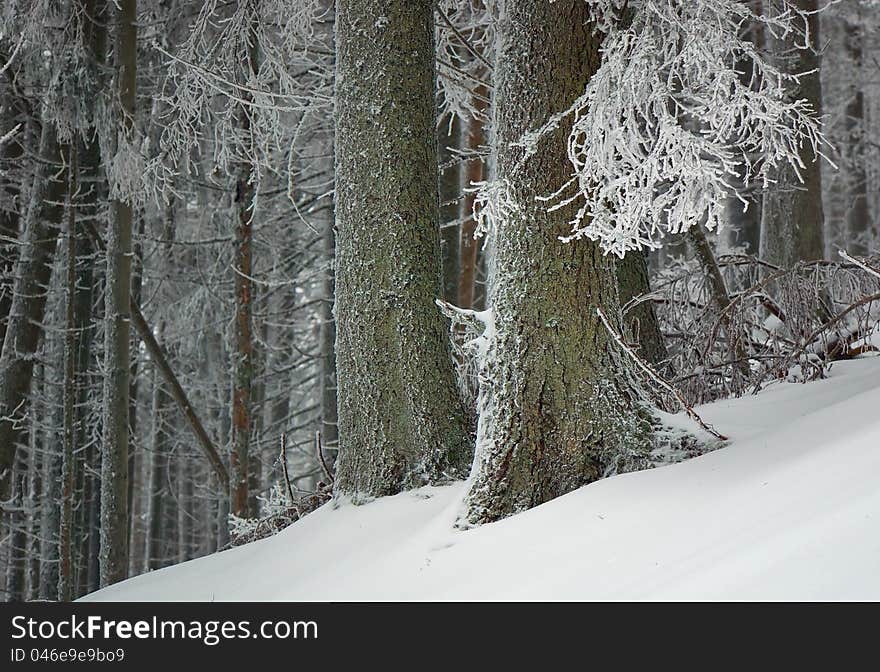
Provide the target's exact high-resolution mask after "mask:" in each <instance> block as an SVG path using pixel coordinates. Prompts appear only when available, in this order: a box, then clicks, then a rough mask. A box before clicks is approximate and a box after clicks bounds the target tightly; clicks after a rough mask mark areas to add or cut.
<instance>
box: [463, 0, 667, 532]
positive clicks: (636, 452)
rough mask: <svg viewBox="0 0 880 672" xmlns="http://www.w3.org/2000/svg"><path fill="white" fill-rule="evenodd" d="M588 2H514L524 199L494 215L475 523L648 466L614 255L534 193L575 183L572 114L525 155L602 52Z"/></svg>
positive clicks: (512, 136) (513, 194)
mask: <svg viewBox="0 0 880 672" xmlns="http://www.w3.org/2000/svg"><path fill="white" fill-rule="evenodd" d="M591 11H593V10H591V5H590V4H589V3H585V2H583V0H560V1H558V2H555V3H545V2H539V3H534V2H530V1H528V0H508V2H507V3H506V12H505V15H504V16H503V17H502V19H501V22H500V25H499V31H500V35H499V53H498V58H497V60H496V63H497V65H496V70H495V77H496V79H495V82H496V84H495V94H496V97H495V100H496V107H495V125H494V128H495V131H496V134H497V135H496V138H497V147H498V159H497V161H498V177H499V179H501V180H504V181H505V182H506V184H507V187H508V189H509V196H510V199H511V201H512V205H513V206H514V209H515V214H513V215H512V216H511V217H510V218H508V219H505V220H503V221H500V222H497V230H496V234H495V241H494V242H495V248H494V258H493V263H494V268H493V278H494V279H495V282H493V283H492V286H491V288H490V292H491V296H490V305H491V307H492V311H493V314H494V329H493V330H491V331H490V334H489V335H488V337H489V344H488V354H487V357H486V358H485V360H484V361H483V362H482V367H481V378H482V385H481V390H480V401H479V404H480V421H479V426H478V430H477V431H478V435H477V455H476V458H475V463H474V471H473V474H474V480H473V483H472V486H471V490H470V492H469V493H468V495H467V509H468V512H467V517H468V519H469V520H470V522H472V523H481V522H487V521H492V520H497V519H499V518H503V517H505V516H507V515H510V514H512V513H515V512H518V511H522V510H525V509H528V508H531V507H533V506H537V505H538V504H541V503H543V502H546V501H548V500H550V499H552V498H554V497H558V496H559V495H562V494H565V493H567V492H569V491H571V490H574V489H575V488H578V487H580V486H582V485H584V484H586V483H589V482H591V481H594V480H596V479H598V478H601V477H602V476H603V475H605V474H607V473H613V472H615V471H623V470H628V469H632V468H635V467H638V466H642V459H643V457H644V456H645V454H646V453H647V452H648V450H649V449H650V435H651V426H650V417H649V409H648V408H647V407H646V406H645V405H643V403H642V402H641V401H640V399H641V395H640V391H639V388H638V383H637V382H636V381H635V380H634V378H633V376H632V375H631V374H630V371H629V363H628V362H627V361H623V360H622V359H621V355H620V353H619V352H617V351H614V348H615V345H614V343H613V339H612V337H611V336H610V335H609V333H608V330H607V329H606V327H605V326H604V325H603V324H602V322H601V321H600V318H599V317H598V315H597V310H598V309H601V310H602V311H603V314H604V315H605V316H606V318H607V319H608V320H609V321H610V323H611V324H612V325H614V326H615V328H616V329H617V330H618V333H620V332H622V329H621V319H620V314H619V313H620V307H619V299H618V287H617V276H616V270H615V264H614V261H613V259H610V258H608V257H607V256H605V255H603V254H602V252H601V250H600V248H599V246H598V245H597V244H595V243H593V242H592V241H587V240H583V241H578V242H575V243H571V244H567V243H563V242H561V241H560V240H559V237H560V236H563V235H566V234H567V233H569V232H570V225H569V222H570V221H571V219H572V217H573V215H574V210H575V208H574V206H571V205H569V206H566V207H563V208H560V209H559V210H557V211H555V212H548V211H547V208H546V205H545V204H542V203H540V202H538V201H537V199H536V196H538V195H542V194H549V193H552V192H554V191H555V190H557V189H558V188H559V186H560V185H561V184H564V183H565V182H566V181H567V180H568V179H569V176H570V172H571V167H570V165H569V163H568V161H567V158H566V157H567V155H566V137H567V134H568V130H569V128H568V127H567V126H566V124H561V127H560V128H559V129H557V130H556V131H554V132H552V133H549V134H548V135H546V136H545V137H544V138H543V139H542V140H541V141H540V144H539V146H538V148H537V151H536V153H535V154H534V155H533V156H532V157H531V158H528V159H526V158H525V157H524V150H523V148H522V147H521V146H519V145H518V144H517V143H518V141H519V140H520V139H521V138H522V136H523V134H525V133H526V132H528V131H531V130H533V129H535V128H539V127H541V126H542V125H543V124H545V123H546V122H547V120H548V119H549V118H550V116H551V115H553V114H556V113H558V112H560V111H562V110H565V109H566V108H567V107H568V106H569V105H570V104H571V103H572V101H573V100H575V99H576V98H577V97H578V96H580V95H581V94H582V93H583V91H584V88H585V86H586V84H587V82H588V81H589V79H590V77H591V76H592V75H593V74H594V73H595V71H596V69H597V68H598V66H599V61H600V53H599V47H600V40H599V38H598V37H597V35H596V34H595V33H594V32H593V27H592V25H591V23H590V12H591Z"/></svg>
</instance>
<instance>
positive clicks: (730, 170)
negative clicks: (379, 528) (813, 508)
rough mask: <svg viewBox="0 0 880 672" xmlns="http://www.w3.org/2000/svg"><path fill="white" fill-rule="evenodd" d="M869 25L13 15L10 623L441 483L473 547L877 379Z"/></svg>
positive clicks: (1, 418) (753, 0)
mask: <svg viewBox="0 0 880 672" xmlns="http://www.w3.org/2000/svg"><path fill="white" fill-rule="evenodd" d="M878 27H880V2H876V0H335V2H334V0H64V1H62V2H58V1H55V0H0V343H2V351H0V594H2V597H3V600H5V601H32V600H52V601H54V600H61V601H70V600H74V599H77V598H80V597H82V596H84V595H87V594H89V593H92V592H94V591H97V590H99V589H102V588H105V587H107V586H110V585H111V584H116V583H118V582H120V581H123V580H125V579H127V578H129V577H135V576H138V575H142V574H146V573H149V572H151V571H153V570H158V569H161V568H165V567H169V566H171V565H176V564H179V563H182V562H184V561H187V560H191V559H194V558H199V557H202V556H208V555H211V554H215V553H217V552H219V551H223V550H225V549H230V548H232V547H238V546H242V545H244V544H248V543H249V542H253V541H256V540H261V539H266V538H268V537H271V536H273V535H277V534H278V533H280V532H282V531H283V530H285V528H288V527H289V526H291V525H293V526H295V527H296V526H300V525H302V524H303V523H306V522H307V521H308V519H309V518H310V517H311V518H313V520H314V521H316V522H315V523H314V524H313V527H314V526H318V522H317V521H319V520H320V521H332V514H333V509H334V507H346V506H347V507H350V508H351V510H353V511H354V510H370V507H373V506H374V505H375V504H376V503H377V502H379V501H380V500H383V499H384V498H387V497H389V496H395V495H398V494H399V493H407V492H409V491H414V490H418V491H419V492H421V490H419V489H420V488H425V486H450V484H455V483H456V482H458V483H459V484H462V483H463V485H461V489H460V490H456V492H459V493H460V497H459V498H458V500H457V504H456V506H457V509H456V515H455V516H454V520H453V521H452V522H451V523H450V525H449V528H450V529H452V528H454V529H455V530H457V534H461V535H464V536H465V537H466V536H467V535H469V534H474V533H475V532H479V530H480V529H481V528H483V527H486V526H488V524H490V523H492V524H495V523H496V521H504V520H507V519H509V518H511V517H515V516H516V515H517V514H522V513H523V512H525V511H528V510H530V509H533V508H534V507H537V506H539V505H542V504H545V503H548V502H551V500H555V499H556V498H559V497H561V496H563V495H566V494H568V493H573V492H574V491H576V490H578V489H580V488H582V487H583V486H588V485H589V484H595V483H596V482H599V481H601V480H604V479H609V478H611V477H615V478H616V477H618V476H620V475H622V474H630V473H631V472H642V471H646V470H651V471H659V469H657V468H659V467H663V468H664V469H665V468H667V466H666V465H672V464H676V465H678V464H679V463H682V462H685V461H689V460H694V459H695V458H696V459H697V460H702V459H704V456H707V455H708V454H710V453H714V452H716V451H718V452H722V451H724V450H728V446H732V448H730V450H733V449H735V447H736V441H737V438H738V434H737V432H738V426H737V425H736V424H735V423H733V424H731V423H728V424H722V423H718V422H714V421H711V420H710V418H709V416H710V415H712V413H711V412H709V413H708V414H705V413H704V409H710V408H714V407H715V406H714V405H717V404H723V403H740V402H741V400H747V398H749V397H754V396H755V395H759V396H758V397H757V398H758V399H760V398H761V396H760V395H762V394H764V393H765V392H766V390H767V389H768V388H772V389H777V388H779V387H780V386H789V387H795V386H796V387H797V388H798V389H802V390H809V389H811V388H812V386H816V385H822V384H823V383H824V382H825V381H826V378H828V377H829V375H831V373H830V372H831V371H832V369H835V367H837V366H838V365H839V363H840V362H843V361H844V360H855V359H858V360H860V361H859V362H853V364H852V365H853V366H862V367H864V366H867V365H868V364H869V363H865V362H861V360H869V359H871V358H872V357H873V356H874V355H873V353H874V352H875V351H876V350H877V347H878V346H880V340H878V339H875V332H876V327H877V323H878V319H880V256H878V238H880V224H878V223H880V60H878V59H880V33H878V31H877V29H878ZM843 366H847V364H843ZM854 370H855V369H854ZM832 377H833V376H832ZM875 384H877V383H876V382H875ZM813 389H819V388H813ZM768 398H769V397H768ZM743 403H744V402H743ZM768 403H769V402H768ZM713 417H714V416H713ZM768 445H770V446H771V448H772V442H770V443H769V444H768ZM771 448H767V450H770V449H771ZM621 482H623V481H621ZM632 483H633V484H635V481H632ZM450 487H451V486H450ZM590 487H592V486H590ZM633 487H635V485H634V486H633ZM426 492H428V493H430V492H434V490H430V489H428V490H426ZM426 496H427V495H426ZM322 507H323V509H322V511H323V510H324V509H326V510H329V514H327V515H325V516H324V517H323V518H319V517H318V516H319V514H318V513H316V510H318V509H319V508H322ZM322 515H323V514H322ZM346 515H348V514H346ZM300 519H304V520H302V522H299V521H300ZM321 524H322V525H323V524H325V523H324V522H322V523H321ZM328 524H329V523H328ZM328 534H337V536H338V537H342V536H344V530H343V529H342V528H340V531H339V532H338V533H332V532H328ZM338 544H339V550H338V553H340V554H345V553H346V552H347V550H346V546H345V539H343V538H339V540H338ZM295 552H296V553H299V554H306V555H307V554H308V553H309V552H310V549H309V548H308V546H307V544H304V545H303V547H298V548H296V549H295ZM230 557H231V556H230ZM277 560H278V559H277V558H276V561H277Z"/></svg>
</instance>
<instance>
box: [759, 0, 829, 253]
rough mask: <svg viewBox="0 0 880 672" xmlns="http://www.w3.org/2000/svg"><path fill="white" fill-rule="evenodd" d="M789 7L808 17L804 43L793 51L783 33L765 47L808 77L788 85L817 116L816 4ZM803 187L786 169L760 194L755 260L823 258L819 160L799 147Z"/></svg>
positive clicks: (798, 1) (811, 0) (804, 0)
mask: <svg viewBox="0 0 880 672" xmlns="http://www.w3.org/2000/svg"><path fill="white" fill-rule="evenodd" d="M792 4H793V5H795V6H797V7H798V8H799V9H802V10H804V11H808V12H812V13H811V14H810V15H809V31H810V45H809V48H808V49H796V48H795V44H794V42H793V40H802V39H803V38H802V37H801V36H793V35H789V38H788V39H787V40H779V39H774V38H773V37H772V36H770V35H769V34H768V35H767V38H768V44H769V47H770V48H771V49H772V50H773V52H774V53H775V54H776V55H777V57H778V58H779V59H780V60H781V65H782V66H783V67H785V68H787V69H788V70H789V71H790V72H796V73H801V72H803V73H809V74H806V75H804V76H803V77H801V79H800V84H799V86H797V87H793V90H792V91H791V96H792V97H793V98H802V99H805V100H808V101H809V102H810V104H811V105H812V106H813V109H814V110H815V111H816V113H817V114H819V115H821V114H822V82H821V79H820V77H819V67H820V65H821V58H820V56H819V49H820V46H821V42H820V40H819V16H818V13H817V11H818V2H817V0H792ZM800 159H801V163H802V164H803V165H804V167H803V168H802V169H801V175H802V177H803V183H800V182H799V181H798V179H797V176H796V175H795V173H794V171H793V170H792V169H791V168H790V167H786V168H784V169H781V170H780V171H779V174H778V175H776V180H777V184H776V185H774V188H773V189H771V190H769V191H768V192H767V193H766V194H764V200H763V210H762V216H761V245H760V256H761V258H762V259H763V260H764V261H768V262H770V263H771V264H776V265H777V266H782V267H786V268H788V267H791V266H793V265H794V264H796V263H797V262H798V261H809V260H813V259H822V258H823V257H824V256H825V235H824V226H825V216H824V212H823V209H822V175H821V172H820V170H819V168H820V166H819V161H818V159H817V158H816V156H815V155H814V154H813V150H812V148H811V147H809V146H808V145H802V146H801V148H800Z"/></svg>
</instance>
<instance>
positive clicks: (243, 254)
mask: <svg viewBox="0 0 880 672" xmlns="http://www.w3.org/2000/svg"><path fill="white" fill-rule="evenodd" d="M251 21H252V22H253V21H256V18H255V17H252V18H251ZM248 29H249V31H250V33H251V34H250V40H249V44H250V47H249V49H248V54H247V65H248V72H246V73H245V74H244V78H247V77H248V76H249V75H250V74H251V73H253V72H256V70H257V63H256V49H257V37H256V31H255V27H254V25H253V23H251V24H250V25H249V28H248ZM242 95H243V96H244V98H245V100H247V101H248V102H250V97H249V95H248V94H247V93H244V94H242ZM250 114H251V111H250V110H249V109H248V108H247V106H246V105H245V104H241V106H240V109H239V111H238V127H239V129H240V130H241V132H242V135H243V136H244V137H245V138H246V137H248V136H249V134H250V132H251V120H250ZM251 171H252V166H251V165H250V164H241V165H240V166H239V176H238V181H237V182H236V185H235V215H236V222H235V258H234V261H233V265H234V276H235V282H234V294H235V351H234V355H233V374H232V380H233V383H232V385H233V387H232V451H231V453H230V474H229V476H230V479H231V491H230V509H231V511H232V513H233V514H234V515H236V516H241V517H243V518H246V517H247V516H248V510H249V508H248V485H249V480H250V478H249V471H250V469H249V467H250V441H251V432H252V423H253V408H252V405H253V404H252V401H253V400H252V396H253V386H254V337H253V329H254V324H253V303H254V283H253V280H252V278H253V223H254V216H255V214H256V213H255V211H254V208H255V207H256V201H255V198H254V196H255V194H254V186H253V184H252V182H251V178H252V177H254V176H252V174H251Z"/></svg>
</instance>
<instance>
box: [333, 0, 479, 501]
mask: <svg viewBox="0 0 880 672" xmlns="http://www.w3.org/2000/svg"><path fill="white" fill-rule="evenodd" d="M336 7H337V14H336V39H337V60H336V68H337V70H336V174H337V182H336V199H337V201H336V215H337V226H338V236H337V260H338V263H337V276H336V320H337V322H336V327H337V347H336V356H337V376H338V386H339V391H338V401H339V442H340V453H339V461H338V463H337V476H336V481H335V483H336V487H337V491H338V492H340V493H344V494H348V495H352V496H354V497H355V498H356V499H358V498H367V497H371V496H381V495H388V494H393V493H396V492H399V491H400V490H402V489H404V488H407V487H415V486H419V485H422V484H424V483H426V482H431V481H437V480H440V479H442V478H444V477H447V476H448V477H458V476H462V475H463V474H464V473H465V472H466V470H467V465H468V464H469V462H470V457H469V454H470V445H469V443H470V442H469V437H468V434H467V431H466V428H465V427H466V426H465V421H464V413H463V410H462V408H461V405H460V402H459V401H458V398H457V394H456V391H455V386H454V382H453V371H452V360H451V357H450V354H449V344H448V341H447V334H446V328H445V325H444V324H443V321H442V319H441V315H440V313H439V311H438V310H437V308H436V306H435V305H434V300H435V298H436V297H439V296H440V294H441V272H440V242H439V240H440V236H439V227H438V221H439V198H438V186H437V185H438V176H437V144H436V131H435V104H434V92H435V88H434V84H435V82H434V3H433V2H431V1H430V0H339V2H337V4H336Z"/></svg>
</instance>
